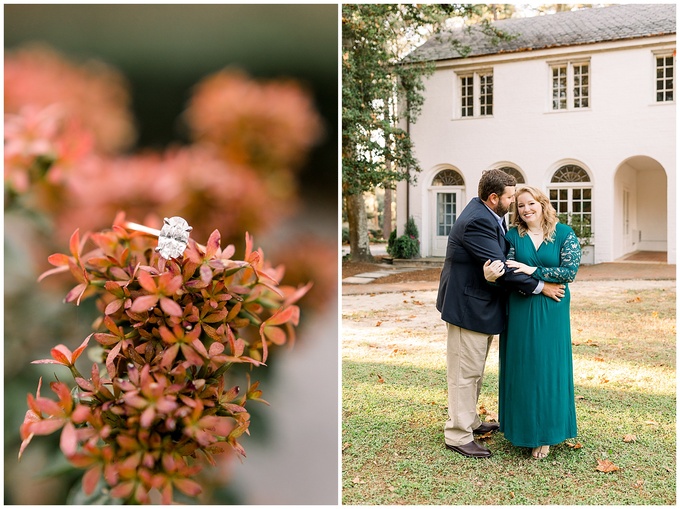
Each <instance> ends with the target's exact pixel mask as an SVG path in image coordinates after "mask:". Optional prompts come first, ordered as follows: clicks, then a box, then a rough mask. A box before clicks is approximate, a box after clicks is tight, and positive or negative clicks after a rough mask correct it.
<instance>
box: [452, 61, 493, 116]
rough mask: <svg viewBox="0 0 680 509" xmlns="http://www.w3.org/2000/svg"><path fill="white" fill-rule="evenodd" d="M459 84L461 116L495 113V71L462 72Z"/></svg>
mask: <svg viewBox="0 0 680 509" xmlns="http://www.w3.org/2000/svg"><path fill="white" fill-rule="evenodd" d="M458 86H459V88H458V90H459V92H460V110H459V111H460V116H461V118H469V117H489V116H491V115H493V71H477V72H470V73H468V74H460V75H459V81H458Z"/></svg>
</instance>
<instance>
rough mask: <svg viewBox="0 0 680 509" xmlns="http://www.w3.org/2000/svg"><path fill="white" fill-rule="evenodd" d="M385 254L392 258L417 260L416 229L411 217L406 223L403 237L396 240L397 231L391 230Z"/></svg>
mask: <svg viewBox="0 0 680 509" xmlns="http://www.w3.org/2000/svg"><path fill="white" fill-rule="evenodd" d="M387 253H388V254H389V255H390V256H393V257H394V258H417V257H419V256H420V241H419V240H418V227H417V226H416V222H415V220H414V219H413V216H411V217H409V218H408V221H406V227H405V228H404V235H402V236H401V237H399V238H397V230H393V231H392V233H391V234H390V239H389V241H388V242H387Z"/></svg>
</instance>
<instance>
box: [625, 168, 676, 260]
mask: <svg viewBox="0 0 680 509" xmlns="http://www.w3.org/2000/svg"><path fill="white" fill-rule="evenodd" d="M667 186H668V184H667V176H666V172H665V170H664V168H663V166H661V164H660V163H659V162H658V161H656V160H655V159H652V158H651V157H647V156H634V157H630V158H628V159H626V160H625V161H623V162H622V163H621V164H619V166H618V168H617V169H616V174H615V176H614V228H613V234H614V235H613V241H614V242H613V248H614V249H613V251H614V252H613V255H614V259H616V258H621V257H622V256H625V255H628V254H630V253H634V252H640V251H641V252H648V251H652V252H657V253H658V252H666V251H667V250H668V200H667V196H668V190H667Z"/></svg>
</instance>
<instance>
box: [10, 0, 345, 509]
mask: <svg viewBox="0 0 680 509" xmlns="http://www.w3.org/2000/svg"><path fill="white" fill-rule="evenodd" d="M337 11H338V8H337V6H336V5H195V6H192V5H5V6H4V16H5V55H4V90H5V95H4V98H5V103H4V104H5V110H4V115H5V131H4V132H5V135H4V138H5V139H4V142H5V152H4V164H5V190H4V212H5V215H4V237H5V244H4V264H5V266H4V276H5V293H4V296H5V299H4V302H5V309H4V311H5V320H4V340H5V341H4V345H5V350H4V353H5V356H4V359H5V361H4V363H5V365H4V369H5V376H4V395H5V399H4V404H5V418H4V426H5V428H4V440H5V444H4V445H5V449H4V453H5V470H4V472H5V489H4V493H5V500H4V501H5V503H6V504H60V503H65V502H67V501H73V499H72V498H71V499H69V492H70V491H71V490H72V486H73V485H74V484H75V483H77V480H78V476H79V475H81V474H82V472H79V471H76V470H73V469H72V468H71V467H70V466H69V464H68V463H67V462H66V460H65V459H64V458H63V456H62V455H61V454H60V452H59V450H58V436H49V437H38V438H36V439H35V440H34V441H33V443H32V444H31V446H30V447H29V448H28V449H27V450H26V452H25V453H24V456H23V457H22V461H21V462H20V463H19V462H17V453H18V450H19V444H20V442H21V440H20V438H19V425H20V424H21V422H22V420H23V416H24V413H25V412H26V395H27V394H28V393H31V392H34V391H35V387H36V384H37V380H38V378H39V377H40V376H42V377H43V378H44V380H45V381H46V382H49V381H53V380H54V379H55V373H57V371H56V370H55V369H54V368H52V367H50V366H49V365H47V366H45V365H41V366H36V365H31V364H30V362H31V361H32V360H35V359H39V358H45V357H48V356H49V350H50V348H52V347H53V346H54V345H56V344H57V343H63V344H65V345H67V346H69V347H71V348H75V347H76V346H78V345H79V344H80V343H81V342H82V340H83V338H84V337H85V336H86V335H87V334H88V333H89V332H90V328H91V325H92V321H93V319H94V316H95V309H94V306H93V305H92V304H91V303H88V301H87V300H86V301H84V302H83V303H82V305H81V306H79V307H75V306H72V305H67V304H64V303H63V299H64V296H65V295H66V292H67V291H68V289H69V288H70V286H72V284H71V281H70V280H69V279H68V278H59V277H55V278H48V279H46V280H44V281H42V282H40V283H38V282H37V277H38V275H39V274H40V273H41V272H43V271H44V270H46V269H48V268H50V266H49V264H48V263H47V257H48V256H49V255H50V254H52V253H55V252H66V251H67V250H68V249H67V247H68V241H69V237H70V235H71V233H73V231H74V230H75V229H76V228H80V230H81V232H82V231H87V230H98V229H102V228H107V227H110V226H111V224H112V223H113V220H114V218H115V216H116V213H117V212H118V211H124V212H125V214H126V218H127V219H128V220H131V221H135V222H137V223H144V224H146V225H148V226H151V227H154V228H160V226H161V224H162V220H163V217H170V216H176V215H179V216H182V217H184V218H185V219H186V220H187V221H188V222H189V224H190V225H191V226H192V227H193V231H192V234H191V235H192V238H194V239H196V241H197V242H200V243H205V242H206V241H207V239H208V236H209V235H210V233H211V232H212V231H213V230H214V229H216V228H217V229H219V230H220V232H221V234H222V245H226V244H229V243H231V244H234V245H235V246H236V249H237V253H242V252H243V248H244V246H243V243H244V240H243V239H244V234H245V232H246V231H247V232H249V233H250V234H251V235H252V236H253V237H254V243H255V246H256V247H257V246H261V247H262V248H263V249H264V251H265V253H266V254H267V258H268V260H269V261H271V262H272V263H273V264H274V265H279V264H282V265H284V266H285V275H284V278H283V283H285V284H290V285H293V286H298V285H301V284H304V283H306V282H307V281H312V282H313V284H314V286H313V287H312V289H311V290H310V291H309V293H308V294H307V295H306V296H304V297H303V299H302V300H301V301H300V302H299V305H300V307H301V310H302V313H301V322H300V327H299V330H298V339H297V342H296V344H295V345H294V347H293V348H292V349H291V348H289V347H288V346H286V347H283V348H282V349H280V350H277V351H273V352H270V359H269V361H268V365H269V367H268V368H267V369H266V370H264V371H266V373H261V372H258V373H257V375H258V379H260V380H261V384H260V388H261V389H262V390H263V392H264V394H263V398H264V399H266V400H267V401H268V402H269V403H270V404H271V406H269V407H267V406H264V405H259V407H256V408H255V407H254V408H253V409H252V423H251V427H250V432H251V435H250V437H246V438H245V439H244V440H243V441H242V443H243V445H244V447H245V450H246V454H247V458H246V459H245V460H244V462H243V464H241V463H240V462H239V461H238V460H236V461H234V460H231V461H223V462H221V463H220V464H219V467H218V468H214V469H212V470H210V469H206V470H205V471H204V472H206V474H205V478H204V479H203V482H204V483H205V484H206V485H208V486H210V489H208V490H206V494H205V495H203V498H202V499H201V500H199V502H202V503H245V504H335V503H337V496H338V495H337V493H338V488H337V480H338V473H337V463H338V456H337V455H338V450H337V449H338V448H337V436H338V434H337V426H338V424H337V397H338V390H337V380H338V376H337V369H338V368H337V366H338V362H337V351H338V350H337V341H338V325H337V305H338V302H337V276H338V269H337V267H338V261H337V260H338V245H337V239H338V232H337V223H338V221H337V217H338V212H337V211H338V192H337V191H338V190H337V179H338V177H337V175H338V172H337V141H336V140H337V80H338V76H337V55H338V49H337ZM57 375H58V373H57ZM71 497H72V495H71Z"/></svg>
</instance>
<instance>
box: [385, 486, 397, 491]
mask: <svg viewBox="0 0 680 509" xmlns="http://www.w3.org/2000/svg"><path fill="white" fill-rule="evenodd" d="M387 489H388V490H390V491H391V492H394V490H396V489H397V488H395V487H394V486H388V487H387Z"/></svg>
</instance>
